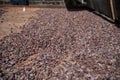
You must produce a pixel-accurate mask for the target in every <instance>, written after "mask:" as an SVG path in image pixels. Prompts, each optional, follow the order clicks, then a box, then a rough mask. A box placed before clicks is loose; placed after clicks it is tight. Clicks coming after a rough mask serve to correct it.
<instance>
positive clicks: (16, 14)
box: [0, 7, 38, 39]
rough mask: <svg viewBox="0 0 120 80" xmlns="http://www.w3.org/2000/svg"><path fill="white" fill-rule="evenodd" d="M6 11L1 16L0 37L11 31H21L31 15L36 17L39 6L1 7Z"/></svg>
mask: <svg viewBox="0 0 120 80" xmlns="http://www.w3.org/2000/svg"><path fill="white" fill-rule="evenodd" d="M0 9H2V10H5V13H4V14H3V15H2V16H1V17H0V39H1V38H3V37H5V36H6V35H9V34H10V33H19V32H20V31H21V28H22V27H23V26H24V25H25V24H27V23H28V22H29V21H30V18H31V17H33V16H34V17H35V16H36V15H37V14H36V13H35V11H36V10H38V8H29V7H27V8H26V11H23V7H0Z"/></svg>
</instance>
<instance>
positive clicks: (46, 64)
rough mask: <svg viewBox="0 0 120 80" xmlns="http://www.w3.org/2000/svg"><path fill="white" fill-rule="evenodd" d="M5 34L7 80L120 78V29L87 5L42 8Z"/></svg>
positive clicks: (1, 62)
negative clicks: (17, 30)
mask: <svg viewBox="0 0 120 80" xmlns="http://www.w3.org/2000/svg"><path fill="white" fill-rule="evenodd" d="M36 13H37V14H38V17H37V18H33V19H32V20H31V21H30V23H28V25H25V26H24V28H23V30H22V31H21V32H20V33H13V34H10V35H9V36H6V37H4V38H3V39H1V40H0V67H1V69H0V76H1V79H3V80H119V79H120V68H119V67H120V29H119V28H117V27H116V26H115V25H114V24H111V23H110V22H108V21H106V20H104V19H102V18H101V17H99V16H97V15H95V14H93V13H91V12H89V11H87V10H83V11H72V12H68V11H67V10H66V9H42V10H38V11H37V12H36Z"/></svg>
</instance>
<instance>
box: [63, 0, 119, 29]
mask: <svg viewBox="0 0 120 80" xmlns="http://www.w3.org/2000/svg"><path fill="white" fill-rule="evenodd" d="M81 1H82V0H79V2H78V0H64V3H65V6H66V8H67V10H68V11H81V10H88V11H89V12H92V13H94V14H95V15H97V16H100V17H101V18H103V19H105V20H107V21H109V22H110V23H112V24H115V26H117V27H118V28H120V5H119V4H118V3H120V1H119V0H115V1H113V2H112V3H111V4H109V3H110V1H109V0H93V1H92V0H91V1H90V0H85V4H84V3H82V2H81ZM80 2H81V3H80ZM111 6H112V8H111Z"/></svg>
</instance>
